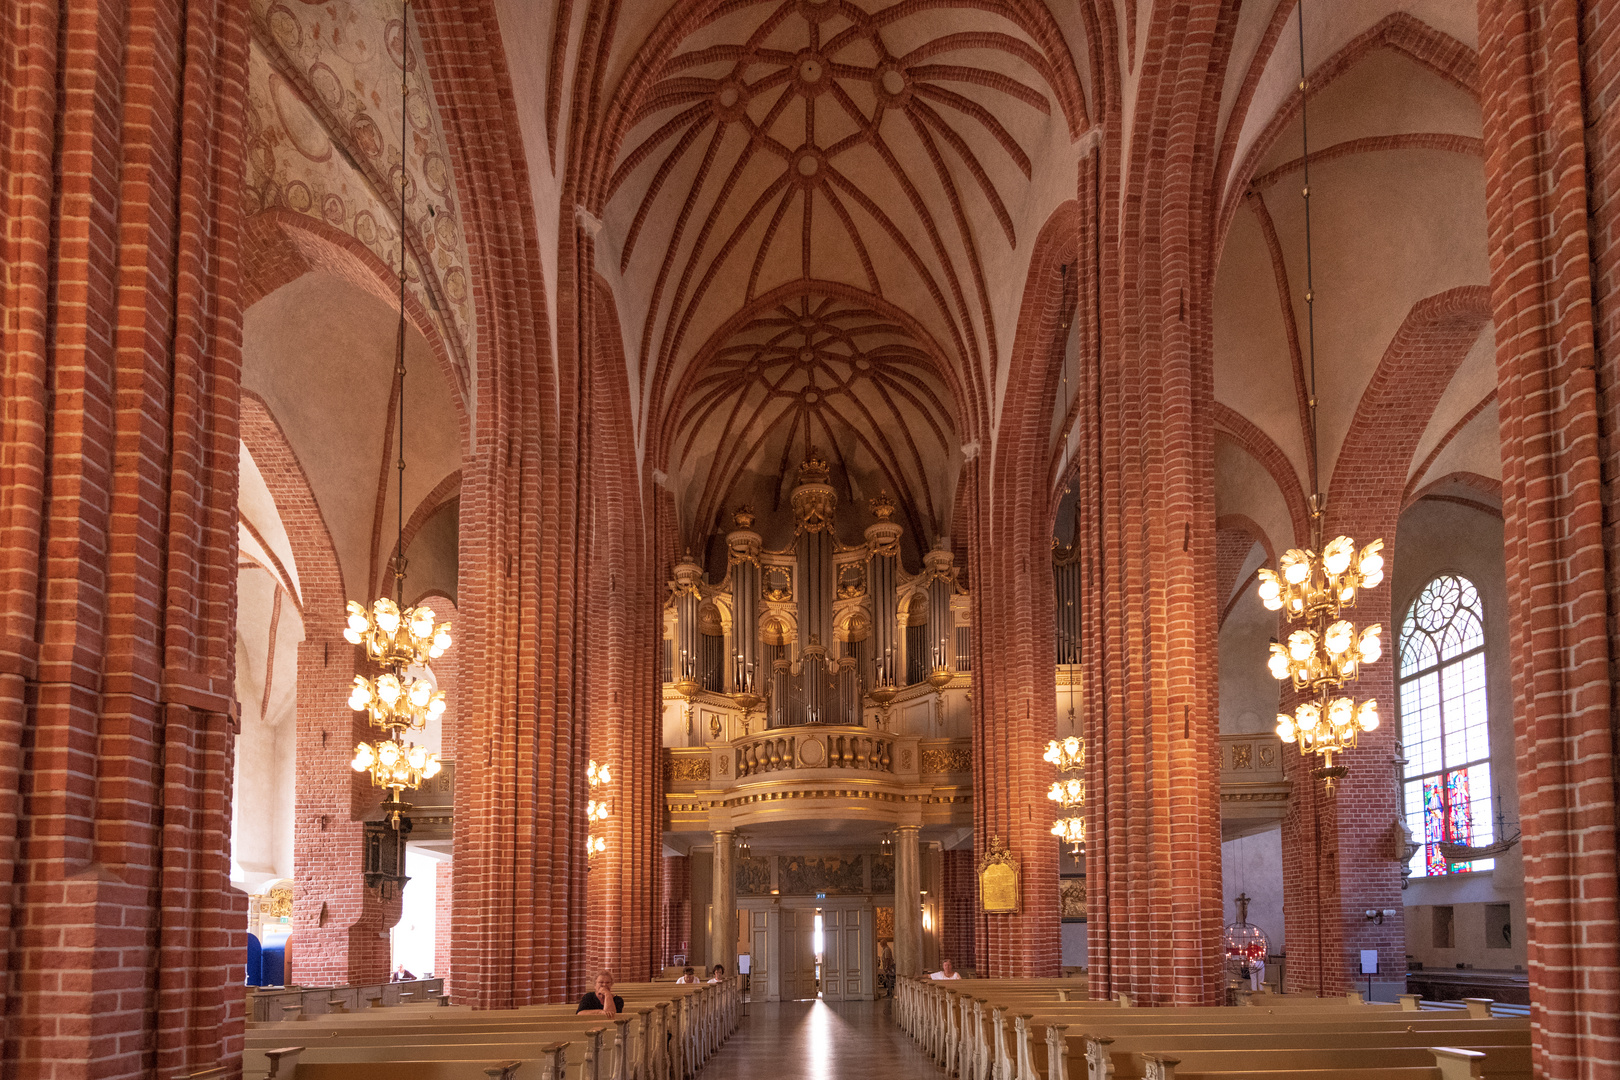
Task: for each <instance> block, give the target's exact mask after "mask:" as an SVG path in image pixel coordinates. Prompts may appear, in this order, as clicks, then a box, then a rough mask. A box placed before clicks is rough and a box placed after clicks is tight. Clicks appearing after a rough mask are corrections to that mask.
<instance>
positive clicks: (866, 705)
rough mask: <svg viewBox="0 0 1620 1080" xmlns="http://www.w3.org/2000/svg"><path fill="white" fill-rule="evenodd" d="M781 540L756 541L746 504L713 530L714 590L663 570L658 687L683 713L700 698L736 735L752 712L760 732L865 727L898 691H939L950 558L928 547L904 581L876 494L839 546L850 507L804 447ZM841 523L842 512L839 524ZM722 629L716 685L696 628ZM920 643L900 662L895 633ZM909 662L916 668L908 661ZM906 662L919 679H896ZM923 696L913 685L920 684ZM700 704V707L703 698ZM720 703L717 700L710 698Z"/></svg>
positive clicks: (948, 668) (896, 533) (949, 655)
mask: <svg viewBox="0 0 1620 1080" xmlns="http://www.w3.org/2000/svg"><path fill="white" fill-rule="evenodd" d="M788 502H789V506H790V507H791V510H792V514H793V539H792V543H791V544H790V545H789V546H788V547H786V548H784V549H782V550H770V549H767V548H766V546H765V542H764V540H763V538H762V536H761V532H759V531H756V529H755V522H756V515H755V514H754V512H753V510H752V508H750V507H746V506H745V507H741V508H739V509H738V510H737V511H736V513H735V515H734V521H735V527H734V528H733V529H732V531H730V532H729V533H727V534H726V553H727V569H726V574H725V577H724V579H723V580H722V581H720V582H719V583H717V584H710V583H709V582H707V581H706V580H705V574H704V571H703V568H702V567H701V566H699V565H698V563H697V562H696V561H695V560H694V559H693V558H692V556H690V555H688V556H687V557H686V558H684V559H682V560H681V562H680V563H678V564H677V565H676V566H675V567H674V571H673V578H674V580H673V581H671V582H670V585H669V588H670V600H669V604H668V606H667V608H666V612H665V616H666V617H665V627H666V650H667V653H666V655H667V656H668V657H669V658H670V661H671V664H670V667H671V669H672V670H671V671H670V672H669V674H668V675H667V676H666V678H667V681H668V683H669V684H670V685H672V686H673V688H674V689H675V690H676V692H678V693H679V694H680V695H681V696H682V697H684V698H685V699H686V701H687V703H688V704H687V707H688V709H690V708H691V706H692V703H693V702H694V701H695V700H696V699H697V698H698V697H699V696H702V695H705V694H708V693H713V694H716V695H722V694H723V695H724V696H725V698H729V701H728V702H724V704H726V705H729V706H733V707H735V708H737V709H740V710H742V712H743V718H744V719H743V727H744V730H745V731H746V730H747V728H748V726H749V724H750V722H751V721H753V720H756V719H757V713H758V711H759V710H761V709H762V708H763V718H764V723H765V726H768V727H787V726H793V725H798V724H844V725H863V724H865V723H866V722H867V717H868V716H869V715H873V716H874V718H875V721H876V722H877V723H878V724H882V723H884V722H885V721H886V714H887V711H888V707H889V705H890V703H891V702H893V701H894V699H895V697H896V695H898V694H900V693H902V692H903V691H905V690H906V688H907V687H908V686H911V685H916V684H918V683H928V684H932V686H933V687H934V689H936V690H941V691H943V689H944V688H945V687H946V686H947V685H948V684H949V683H950V682H951V680H952V679H953V678H954V677H955V675H956V672H957V671H959V670H960V669H961V668H964V667H965V666H966V658H965V657H963V658H962V663H961V664H960V665H958V664H957V663H956V655H955V653H956V648H957V644H958V642H959V640H960V639H959V635H958V634H957V624H958V622H964V623H965V621H966V612H967V604H966V602H965V601H966V594H965V592H964V591H963V589H962V588H961V585H960V582H959V580H958V572H957V567H956V565H955V558H954V556H953V555H952V553H951V552H950V550H949V549H948V548H945V547H943V546H938V547H935V548H934V550H931V551H929V552H928V553H927V555H926V556H925V557H924V559H923V563H924V565H923V566H922V568H920V570H918V571H917V572H916V573H909V572H908V571H907V570H906V568H905V567H904V566H903V565H902V558H901V538H902V536H903V534H904V528H903V526H902V525H901V524H900V522H898V521H896V520H894V517H895V504H894V501H893V500H892V499H890V498H889V497H888V495H887V494H884V493H880V494H879V495H878V496H877V497H876V498H874V499H872V500H870V510H871V516H872V518H873V519H875V520H873V521H872V523H871V524H869V525H868V526H867V527H866V529H865V533H864V537H863V540H862V542H859V543H856V544H853V545H848V546H846V545H844V544H843V543H842V542H841V541H840V539H839V533H840V530H841V528H842V529H843V531H845V533H846V534H847V533H848V532H852V531H853V528H852V527H851V526H852V524H853V523H852V522H850V521H849V519H850V518H853V517H855V515H856V513H857V512H858V511H855V510H854V508H852V507H847V506H845V507H840V504H839V498H838V492H837V489H836V488H835V487H834V486H833V485H832V483H831V482H830V470H829V467H828V464H827V462H826V461H825V460H824V459H822V457H821V456H820V455H819V453H817V452H816V450H815V449H814V448H812V449H811V450H810V452H809V453H808V455H807V456H806V459H805V461H804V462H803V463H802V464H801V465H800V466H799V470H798V475H797V477H796V482H795V484H794V487H793V489H792V492H791V494H790V497H789V500H788ZM841 515H842V516H841ZM717 622H718V623H719V624H720V625H723V626H724V627H725V631H724V632H725V644H724V649H725V652H724V657H725V663H724V665H723V667H724V671H723V679H722V685H721V686H718V687H717V686H713V685H710V683H711V682H712V680H710V679H707V678H705V677H704V670H705V669H704V668H703V655H704V654H703V651H702V650H703V647H704V643H705V639H704V638H703V636H702V635H703V630H702V627H703V626H712V625H714V624H715V623H717ZM908 628H915V630H914V632H913V634H912V635H911V637H912V638H913V639H914V641H915V640H919V635H920V642H921V643H920V645H919V644H913V646H912V651H921V652H922V655H920V656H908V655H907V653H908V649H907V637H908V635H907V630H908ZM919 662H920V663H919ZM908 668H909V669H911V670H912V671H913V672H915V671H917V670H919V669H920V671H921V678H919V679H908V678H907V672H908ZM925 689H926V688H925ZM704 700H705V701H706V702H707V701H710V700H712V699H710V698H708V697H704ZM715 704H716V705H719V704H721V702H720V701H716V702H715Z"/></svg>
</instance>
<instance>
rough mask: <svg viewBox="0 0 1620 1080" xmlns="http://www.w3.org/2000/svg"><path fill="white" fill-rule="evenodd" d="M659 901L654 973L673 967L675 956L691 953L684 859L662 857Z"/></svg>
mask: <svg viewBox="0 0 1620 1080" xmlns="http://www.w3.org/2000/svg"><path fill="white" fill-rule="evenodd" d="M663 899H664V903H663V917H662V919H661V920H660V923H659V942H660V945H659V950H658V965H657V970H662V969H663V968H664V966H665V965H667V964H671V963H674V960H673V959H672V957H674V955H675V954H676V953H686V954H688V955H690V953H691V949H690V948H689V945H690V942H689V941H688V940H687V939H688V937H689V935H690V934H691V930H692V861H691V860H690V859H688V858H687V857H686V856H685V855H665V856H664V888H663Z"/></svg>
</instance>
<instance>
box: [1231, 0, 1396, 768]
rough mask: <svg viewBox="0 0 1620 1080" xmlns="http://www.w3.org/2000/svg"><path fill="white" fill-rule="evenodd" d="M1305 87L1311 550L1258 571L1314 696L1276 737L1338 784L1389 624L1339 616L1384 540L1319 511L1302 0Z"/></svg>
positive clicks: (1274, 652) (1275, 667) (1373, 705)
mask: <svg viewBox="0 0 1620 1080" xmlns="http://www.w3.org/2000/svg"><path fill="white" fill-rule="evenodd" d="M1299 90H1300V137H1301V143H1302V145H1303V148H1304V150H1303V156H1302V158H1301V162H1302V168H1303V170H1304V187H1303V189H1302V191H1301V194H1302V195H1303V197H1304V199H1305V311H1306V313H1307V326H1308V328H1309V329H1308V333H1309V337H1308V341H1309V344H1310V352H1309V356H1310V376H1311V392H1310V398H1309V399H1308V402H1307V404H1308V406H1309V416H1310V429H1311V430H1310V436H1311V459H1310V461H1311V489H1312V492H1313V494H1312V495H1311V543H1312V546H1311V548H1309V549H1308V550H1305V551H1301V550H1299V549H1298V548H1294V549H1291V550H1289V551H1288V552H1287V553H1286V554H1284V555H1283V557H1282V558H1281V559H1280V560H1279V561H1278V564H1277V570H1275V571H1273V570H1261V571H1260V600H1261V602H1262V603H1264V604H1265V605H1266V607H1267V608H1269V609H1270V610H1272V611H1286V612H1287V614H1288V624H1289V626H1291V627H1295V629H1293V630H1291V631H1290V633H1289V635H1288V640H1287V641H1285V642H1273V643H1272V645H1271V659H1270V661H1269V667H1270V668H1271V674H1272V676H1273V677H1275V678H1276V679H1277V680H1278V681H1279V682H1291V683H1292V684H1293V687H1294V690H1295V691H1296V692H1299V693H1302V694H1308V695H1310V697H1309V699H1308V700H1306V701H1303V702H1301V703H1300V704H1299V705H1297V706H1295V708H1294V712H1293V715H1292V716H1290V715H1288V714H1286V713H1278V714H1277V736H1278V738H1280V739H1282V741H1283V742H1286V743H1292V742H1297V743H1299V748H1300V750H1301V752H1303V753H1314V754H1320V755H1321V757H1322V765H1321V767H1320V768H1318V769H1317V770H1316V775H1317V776H1318V777H1319V778H1321V779H1324V780H1326V781H1327V786H1328V790H1329V791H1332V790H1333V783H1334V781H1335V780H1338V779H1340V778H1342V777H1343V776H1344V775H1345V774H1346V773H1348V772H1349V769H1348V768H1347V767H1346V766H1344V765H1335V764H1334V763H1333V755H1334V754H1339V753H1343V752H1344V751H1346V750H1351V749H1353V748H1354V747H1355V745H1356V742H1357V740H1358V739H1359V737H1360V735H1361V733H1362V732H1364V731H1372V730H1374V729H1376V728H1377V727H1378V702H1377V701H1376V700H1374V699H1372V698H1367V699H1366V700H1363V701H1357V700H1356V699H1355V697H1354V696H1352V695H1351V694H1350V693H1349V692H1348V691H1349V688H1350V687H1351V686H1352V685H1353V684H1354V683H1355V682H1356V680H1357V679H1358V678H1359V677H1360V675H1361V667H1362V665H1363V664H1371V663H1374V662H1376V661H1377V660H1378V658H1379V657H1380V656H1382V655H1383V644H1382V643H1381V642H1380V641H1379V635H1380V634H1381V633H1382V632H1383V627H1381V626H1379V625H1378V624H1377V623H1374V624H1373V625H1372V626H1369V627H1367V628H1366V629H1365V630H1361V631H1357V629H1356V624H1355V623H1354V622H1352V621H1351V620H1349V619H1346V618H1342V617H1341V616H1342V614H1343V613H1344V611H1345V609H1347V608H1353V607H1355V605H1356V596H1357V594H1358V593H1359V592H1360V590H1362V589H1372V588H1376V587H1377V586H1378V584H1379V583H1380V582H1382V581H1383V580H1384V556H1383V555H1382V554H1381V552H1382V551H1383V549H1384V542H1383V541H1382V540H1374V541H1373V542H1372V543H1370V544H1368V545H1367V546H1366V547H1364V548H1362V549H1361V550H1360V551H1357V550H1356V542H1355V541H1354V540H1352V539H1351V538H1350V537H1348V536H1336V537H1334V538H1333V539H1332V540H1331V541H1329V542H1328V543H1327V544H1326V546H1324V545H1323V544H1322V524H1323V522H1322V518H1323V512H1324V510H1325V507H1326V498H1325V496H1323V494H1322V491H1321V483H1320V477H1319V476H1318V474H1317V460H1318V457H1319V454H1318V453H1317V427H1318V424H1317V416H1316V405H1317V398H1316V291H1315V286H1314V282H1313V277H1312V267H1311V154H1310V138H1309V127H1308V126H1307V122H1306V102H1307V100H1308V98H1309V94H1308V92H1307V90H1308V86H1307V83H1306V78H1305V21H1304V5H1303V4H1301V10H1300V15H1299Z"/></svg>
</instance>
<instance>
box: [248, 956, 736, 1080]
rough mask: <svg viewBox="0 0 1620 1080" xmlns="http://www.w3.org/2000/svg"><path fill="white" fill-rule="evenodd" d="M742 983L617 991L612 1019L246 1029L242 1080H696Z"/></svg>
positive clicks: (359, 1014)
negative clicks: (618, 1007)
mask: <svg viewBox="0 0 1620 1080" xmlns="http://www.w3.org/2000/svg"><path fill="white" fill-rule="evenodd" d="M739 987H740V983H739V980H738V978H737V977H735V976H734V977H733V978H731V979H728V980H727V981H725V982H722V983H714V984H709V983H699V984H695V985H678V984H675V983H669V982H646V983H621V984H618V985H616V986H615V987H614V988H613V990H614V993H615V994H617V995H619V996H620V997H622V998H623V999H624V1011H623V1012H622V1013H620V1014H619V1015H618V1016H616V1017H614V1018H613V1019H612V1020H608V1019H605V1018H604V1017H601V1016H576V1015H575V1013H574V1006H573V1005H532V1006H528V1007H525V1008H520V1009H502V1010H484V1011H475V1010H473V1009H469V1008H463V1007H460V1006H444V1007H439V1006H437V1005H435V1004H430V1003H422V1004H409V1005H400V1006H397V1007H394V1008H388V1009H365V1010H360V1011H356V1012H346V1011H335V1012H330V1013H326V1014H325V1015H322V1016H318V1017H312V1018H309V1019H306V1020H293V1021H282V1022H278V1023H263V1024H255V1023H250V1024H249V1025H248V1030H247V1041H246V1048H245V1050H244V1054H243V1070H242V1074H243V1077H244V1080H486V1078H494V1080H691V1078H692V1077H694V1076H695V1075H696V1074H697V1072H698V1070H699V1069H700V1068H702V1066H703V1064H704V1063H705V1062H706V1061H708V1059H709V1057H710V1056H711V1055H712V1054H713V1053H714V1052H715V1051H716V1050H718V1049H719V1048H720V1046H721V1044H722V1043H724V1042H725V1040H726V1038H727V1037H728V1036H729V1035H730V1034H731V1033H732V1032H733V1031H735V1030H736V1027H737V1022H738V1020H739V1018H740V1017H741V1015H742V995H741V993H740V990H739Z"/></svg>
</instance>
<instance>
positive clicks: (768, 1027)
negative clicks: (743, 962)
mask: <svg viewBox="0 0 1620 1080" xmlns="http://www.w3.org/2000/svg"><path fill="white" fill-rule="evenodd" d="M748 1011H749V1015H748V1016H746V1017H744V1018H743V1020H742V1022H741V1023H740V1024H739V1025H738V1027H737V1031H736V1033H735V1034H733V1035H732V1036H731V1038H729V1039H727V1040H726V1045H725V1046H724V1047H723V1048H721V1050H720V1052H719V1053H717V1054H715V1055H714V1057H712V1058H710V1059H709V1061H708V1062H707V1063H706V1064H705V1065H704V1066H703V1069H702V1071H701V1072H700V1073H699V1075H700V1077H701V1078H702V1080H842V1078H844V1077H861V1076H880V1077H883V1078H884V1080H912V1078H918V1080H921V1078H923V1077H929V1078H932V1077H937V1076H939V1075H940V1071H939V1067H938V1066H936V1065H935V1064H934V1063H933V1062H932V1061H930V1060H929V1059H928V1055H927V1054H925V1053H923V1051H922V1050H921V1049H919V1048H918V1046H917V1044H916V1043H915V1042H913V1041H912V1040H911V1039H910V1038H909V1037H907V1035H906V1033H905V1032H903V1031H901V1030H900V1028H899V1027H898V1026H897V1025H896V1024H895V1023H894V1022H893V1021H892V1020H890V1018H889V1001H888V1000H887V999H885V1000H883V1001H839V1002H834V1003H833V1004H831V1005H829V1004H827V1003H826V1002H824V1001H820V1000H816V1001H780V1002H761V1001H756V1002H754V1003H753V1004H751V1005H750V1006H749V1007H748Z"/></svg>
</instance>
